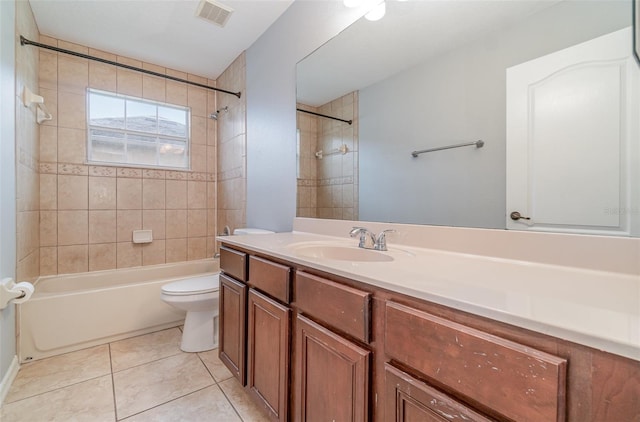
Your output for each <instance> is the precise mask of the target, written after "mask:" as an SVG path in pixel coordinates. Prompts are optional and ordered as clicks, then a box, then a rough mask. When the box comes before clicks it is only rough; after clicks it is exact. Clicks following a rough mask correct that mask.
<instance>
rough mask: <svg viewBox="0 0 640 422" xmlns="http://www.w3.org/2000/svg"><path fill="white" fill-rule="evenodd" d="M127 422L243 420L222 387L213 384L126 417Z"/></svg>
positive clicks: (232, 421)
mask: <svg viewBox="0 0 640 422" xmlns="http://www.w3.org/2000/svg"><path fill="white" fill-rule="evenodd" d="M125 421H126V422H157V421H197V422H236V421H237V422H241V419H240V417H239V416H238V414H237V413H236V411H235V410H234V409H233V406H231V404H230V403H229V401H228V400H227V398H226V397H225V396H224V394H223V393H222V391H221V390H220V387H218V386H217V385H212V386H211V387H207V388H205V389H203V390H200V391H196V392H195V393H191V394H189V395H186V396H184V397H180V398H179V399H176V400H174V401H171V402H169V403H165V404H163V405H160V406H158V407H155V408H153V409H151V410H148V411H146V412H143V413H139V414H137V415H134V416H132V417H130V418H127V419H125Z"/></svg>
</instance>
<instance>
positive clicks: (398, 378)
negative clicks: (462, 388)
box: [383, 363, 492, 422]
mask: <svg viewBox="0 0 640 422" xmlns="http://www.w3.org/2000/svg"><path fill="white" fill-rule="evenodd" d="M384 376H385V391H384V395H383V399H384V402H385V419H384V420H385V421H388V422H450V421H452V420H459V421H469V422H491V421H492V419H489V418H487V417H485V416H483V415H481V414H480V413H478V412H476V411H475V410H473V409H471V408H469V407H467V406H465V405H464V404H462V403H459V402H458V401H456V400H455V399H453V398H451V397H450V396H448V395H446V394H444V393H442V392H440V391H439V390H436V389H435V388H433V387H430V386H429V385H427V384H426V383H424V382H422V381H420V380H418V379H416V378H414V377H412V376H411V375H409V374H407V373H406V372H403V371H401V370H399V369H398V368H395V367H394V366H392V365H390V364H388V363H387V364H385V371H384Z"/></svg>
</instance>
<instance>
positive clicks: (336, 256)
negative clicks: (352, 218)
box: [291, 244, 393, 262]
mask: <svg viewBox="0 0 640 422" xmlns="http://www.w3.org/2000/svg"><path fill="white" fill-rule="evenodd" d="M291 250H292V252H293V253H294V254H295V255H297V256H300V257H304V258H317V259H332V260H337V261H358V262H389V261H393V257H392V256H389V255H386V254H385V253H383V252H381V251H374V250H371V249H362V248H358V247H356V246H338V245H322V244H320V245H319V244H306V245H304V244H303V245H292V246H291Z"/></svg>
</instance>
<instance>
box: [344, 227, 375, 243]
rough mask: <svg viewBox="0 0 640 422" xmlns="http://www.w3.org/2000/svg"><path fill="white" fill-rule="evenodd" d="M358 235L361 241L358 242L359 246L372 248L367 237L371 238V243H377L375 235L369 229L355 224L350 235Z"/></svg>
mask: <svg viewBox="0 0 640 422" xmlns="http://www.w3.org/2000/svg"><path fill="white" fill-rule="evenodd" d="M357 235H360V243H359V244H358V247H359V248H370V246H367V239H371V244H373V245H375V241H376V240H375V236H374V234H373V233H371V232H370V231H369V229H367V228H365V227H358V226H354V227H353V228H352V229H351V231H350V232H349V236H351V237H356V236H357Z"/></svg>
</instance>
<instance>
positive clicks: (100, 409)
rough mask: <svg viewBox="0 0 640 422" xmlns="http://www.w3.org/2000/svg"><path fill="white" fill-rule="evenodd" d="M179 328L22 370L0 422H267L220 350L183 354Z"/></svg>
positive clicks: (31, 364)
mask: <svg viewBox="0 0 640 422" xmlns="http://www.w3.org/2000/svg"><path fill="white" fill-rule="evenodd" d="M181 335H182V333H181V331H180V329H179V328H177V327H176V328H170V329H168V330H163V331H158V332H155V333H151V334H147V335H143V336H139V337H133V338H129V339H126V340H121V341H116V342H113V343H109V344H105V345H102V346H96V347H92V348H89V349H84V350H80V351H77V352H72V353H67V354H64V355H60V356H54V357H51V358H48V359H42V360H38V361H35V362H31V363H27V364H23V365H22V367H21V368H20V371H19V372H18V375H17V377H16V379H15V381H14V383H13V385H12V386H11V389H10V390H9V394H8V395H7V397H6V399H5V402H4V405H3V407H2V409H1V410H0V420H1V421H2V422H23V421H24V422H40V421H64V422H68V421H88V422H101V421H110V422H113V421H127V422H145V421H153V422H158V421H167V422H173V421H184V422H191V421H194V422H206V421H215V422H227V421H228V422H236V421H237V422H241V421H251V422H262V421H267V418H266V417H264V416H263V415H262V414H261V413H260V411H259V410H258V409H257V408H256V407H255V405H254V404H253V403H252V402H251V401H250V399H249V397H248V396H247V395H246V394H245V392H244V390H243V389H242V387H241V386H240V384H239V383H238V382H237V381H236V379H235V378H233V377H232V376H231V373H230V372H229V371H228V370H227V368H226V367H225V366H224V365H223V364H222V362H220V360H219V359H218V351H217V350H211V351H208V352H203V353H184V352H182V351H181V350H180V347H179V346H180V338H181Z"/></svg>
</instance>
